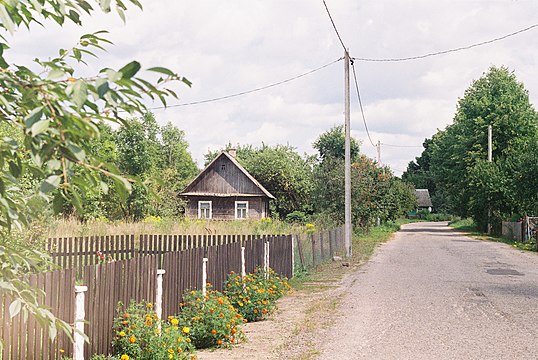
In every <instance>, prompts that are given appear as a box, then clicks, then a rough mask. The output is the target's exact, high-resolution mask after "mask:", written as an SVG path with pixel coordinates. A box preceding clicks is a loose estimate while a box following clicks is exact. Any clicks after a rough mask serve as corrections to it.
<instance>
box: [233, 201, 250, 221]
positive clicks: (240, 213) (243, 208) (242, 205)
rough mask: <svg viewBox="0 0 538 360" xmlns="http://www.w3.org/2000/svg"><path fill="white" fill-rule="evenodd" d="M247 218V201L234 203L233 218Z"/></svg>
mask: <svg viewBox="0 0 538 360" xmlns="http://www.w3.org/2000/svg"><path fill="white" fill-rule="evenodd" d="M247 217H248V201H236V202H235V218H236V219H246V218H247Z"/></svg>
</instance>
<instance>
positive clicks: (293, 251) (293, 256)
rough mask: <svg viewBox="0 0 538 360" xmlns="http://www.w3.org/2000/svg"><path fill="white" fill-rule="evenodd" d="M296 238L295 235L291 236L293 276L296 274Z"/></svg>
mask: <svg viewBox="0 0 538 360" xmlns="http://www.w3.org/2000/svg"><path fill="white" fill-rule="evenodd" d="M294 237H295V235H290V236H289V240H290V241H291V274H292V276H293V273H294V272H295V243H294V242H293V238H294ZM290 277H291V276H290Z"/></svg>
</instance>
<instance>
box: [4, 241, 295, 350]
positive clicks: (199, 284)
mask: <svg viewBox="0 0 538 360" xmlns="http://www.w3.org/2000/svg"><path fill="white" fill-rule="evenodd" d="M127 239H129V241H130V239H131V238H127ZM172 239H173V237H172ZM221 239H222V238H221ZM230 239H231V238H230ZM121 243H122V242H121V241H119V244H121ZM123 243H125V241H124V242H123ZM157 243H158V242H157ZM204 244H208V245H209V244H210V243H208V242H205V243H204ZM166 246H168V245H166ZM109 249H110V248H109ZM112 249H119V251H118V253H113V252H110V254H111V257H110V258H108V257H107V258H105V259H107V261H108V260H110V259H112V261H110V262H107V263H102V264H92V265H87V266H85V267H84V268H83V269H82V270H80V269H77V268H75V267H74V265H75V264H78V263H77V262H76V261H70V260H69V259H68V258H67V257H63V258H65V259H66V260H65V261H64V263H65V264H66V266H69V265H70V266H71V268H70V269H66V270H59V271H55V272H51V273H44V274H38V275H32V276H30V279H29V280H30V283H31V284H32V285H34V286H35V288H36V289H40V290H43V291H45V293H46V296H45V299H44V303H45V304H46V305H48V306H49V307H50V308H51V311H52V313H53V314H54V315H55V316H57V317H59V318H60V319H62V320H64V321H66V322H68V323H70V324H72V325H73V324H74V326H75V327H76V328H77V329H79V330H80V331H83V332H84V334H86V335H87V336H88V338H89V344H85V343H84V341H83V338H82V337H81V336H80V334H78V333H75V334H74V337H75V342H74V343H71V342H70V341H68V338H67V337H66V336H65V335H64V334H60V336H58V338H57V339H56V340H55V341H54V342H50V340H49V339H48V333H47V331H45V330H43V329H41V328H40V327H39V326H38V325H37V324H36V323H35V321H34V320H32V319H31V318H29V319H28V321H26V322H25V321H24V320H25V319H24V317H23V315H22V314H21V315H17V316H15V317H14V318H12V319H11V318H10V316H9V305H10V303H11V301H10V299H8V298H7V297H4V298H2V297H0V304H2V307H1V309H0V310H1V315H2V323H1V325H2V327H1V328H0V339H2V342H3V344H4V348H3V351H2V355H3V356H2V359H4V360H15V359H17V360H18V359H43V360H47V359H59V358H60V357H61V356H73V358H74V359H75V360H78V359H83V358H84V356H86V358H89V357H90V356H91V355H93V354H108V353H110V352H111V350H112V349H111V342H112V338H113V332H112V325H113V319H114V316H115V315H116V307H117V304H118V302H120V301H121V302H123V303H124V304H128V303H129V301H131V300H135V301H148V302H152V303H154V306H155V310H156V312H157V314H158V315H160V316H161V317H162V318H166V316H168V315H173V314H174V315H175V314H177V313H178V312H179V303H180V302H181V300H182V299H181V295H182V294H183V293H184V292H185V291H186V290H198V289H205V283H206V282H210V283H212V284H214V287H215V288H216V289H218V290H221V289H222V287H223V283H224V280H225V279H226V276H227V275H228V274H229V273H230V272H232V271H234V272H236V273H242V274H244V273H245V272H252V271H253V270H254V269H255V268H256V267H258V266H262V267H264V268H268V267H271V268H272V269H273V270H275V272H276V273H279V274H281V275H282V276H286V277H291V276H292V275H293V245H292V237H291V236H271V237H256V238H255V237H250V238H249V237H244V238H243V237H236V241H230V242H222V241H221V242H220V243H219V242H215V243H214V245H211V246H205V247H202V246H198V247H194V248H191V249H185V250H180V248H179V247H177V248H176V249H178V250H179V251H169V252H165V251H164V250H162V251H161V250H159V248H157V250H155V252H157V254H153V255H139V256H133V257H132V258H130V259H122V260H114V259H115V257H114V256H115V255H113V254H121V255H123V254H126V253H127V252H126V251H124V250H125V247H124V248H123V249H122V248H121V245H120V247H119V248H115V247H113V248H112ZM161 249H162V248H161ZM167 249H168V248H167ZM171 249H172V250H173V247H171ZM271 254H272V255H271ZM73 256H77V257H80V256H85V254H80V253H78V254H76V255H73ZM118 257H119V256H118ZM58 258H59V257H58ZM77 272H79V273H82V274H83V283H84V286H75V282H76V279H77Z"/></svg>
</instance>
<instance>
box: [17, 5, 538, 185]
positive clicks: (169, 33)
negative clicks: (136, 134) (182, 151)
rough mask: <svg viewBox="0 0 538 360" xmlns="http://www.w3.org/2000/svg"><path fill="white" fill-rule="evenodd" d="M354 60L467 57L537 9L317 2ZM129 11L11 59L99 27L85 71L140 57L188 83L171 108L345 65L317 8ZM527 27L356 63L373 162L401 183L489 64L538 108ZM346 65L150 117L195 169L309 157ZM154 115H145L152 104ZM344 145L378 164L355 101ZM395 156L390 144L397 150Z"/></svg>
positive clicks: (28, 38) (332, 111) (20, 39)
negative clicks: (181, 138)
mask: <svg viewBox="0 0 538 360" xmlns="http://www.w3.org/2000/svg"><path fill="white" fill-rule="evenodd" d="M326 1H327V5H328V6H329V8H330V10H331V13H332V16H333V19H334V21H335V23H336V25H337V27H338V30H339V32H340V34H341V36H342V38H343V41H344V43H345V44H346V46H347V47H348V48H349V52H350V54H351V56H352V57H357V58H395V57H397V58H399V57H409V56H416V55H423V54H427V53H431V52H436V51H442V50H447V49H453V48H457V47H462V46H468V45H471V44H475V43H480V42H483V41H487V40H490V39H494V38H497V37H500V36H503V35H506V34H509V33H513V32H515V31H518V30H520V29H523V28H526V27H529V26H532V25H534V24H535V23H538V19H536V15H535V14H538V2H534V1H524V0H519V1H517V0H496V1H491V0H489V1H478V0H476V1H473V0H468V1H454V0H452V1H449V0H441V1H435V2H433V1H426V0H417V1H390V0H363V1H350V0H339V1H336V0H326ZM143 5H144V11H143V12H141V11H138V10H136V9H135V8H134V7H133V8H132V9H130V10H129V11H128V12H127V22H126V23H125V24H124V23H123V22H122V21H121V20H120V19H119V18H118V16H117V15H113V14H108V15H96V16H92V17H90V18H88V17H86V18H84V19H83V22H84V24H85V25H84V27H82V28H80V27H76V26H73V25H66V26H64V27H63V28H60V27H59V26H56V25H53V24H50V23H47V24H46V26H45V28H41V27H39V26H32V28H31V31H30V32H28V31H26V30H23V29H21V30H19V31H18V33H16V34H15V35H14V36H13V37H9V36H8V39H9V41H10V45H11V46H12V49H11V50H9V51H8V52H6V57H8V58H9V60H10V61H13V60H15V61H18V62H23V63H29V62H30V61H31V60H32V59H33V58H35V57H40V58H47V57H50V56H55V55H56V53H57V50H58V49H59V48H61V47H63V48H68V47H70V46H72V45H73V44H75V43H76V41H77V39H78V37H80V35H82V34H84V33H88V32H93V31H97V30H101V29H106V30H108V31H109V34H108V35H107V36H108V38H109V39H111V40H112V41H113V42H114V46H110V47H108V48H107V52H106V53H100V54H99V59H98V60H91V61H89V66H88V68H87V69H83V70H82V73H83V74H84V73H90V74H91V73H92V72H95V70H96V69H98V68H101V67H112V68H119V67H121V66H123V65H124V64H126V63H127V62H129V61H131V60H134V59H136V60H138V61H140V62H141V63H142V66H143V68H148V67H150V66H166V67H169V68H170V69H172V70H174V71H176V72H178V73H179V74H180V75H182V76H185V77H187V78H188V79H189V80H190V81H192V82H193V86H192V88H188V87H186V86H182V87H180V88H179V96H180V99H179V100H177V101H172V100H170V101H169V104H170V105H173V104H176V103H188V102H194V101H199V100H204V99H209V98H215V97H221V96H226V95H230V94H235V93H238V92H242V91H247V90H251V89H255V88H258V87H261V86H265V85H268V84H272V83H275V82H279V81H282V80H285V79H288V78H291V77H294V76H297V75H299V74H302V73H305V72H308V71H310V70H313V69H315V68H318V67H320V66H322V65H325V64H328V63H331V62H332V61H335V60H337V59H339V58H340V57H342V55H343V49H342V47H341V44H340V42H339V40H338V38H337V37H336V35H335V32H334V30H333V28H332V25H331V23H330V21H329V19H328V17H327V14H326V12H325V8H324V6H323V2H322V1H306V0H297V1H293V2H289V1H270V2H265V1H260V0H258V1H246V0H233V1H227V2H218V1H214V0H208V1H194V0H187V1H181V2H178V1H171V0H154V1H151V2H145V3H143ZM537 33H538V29H532V30H529V31H526V32H524V33H521V34H518V35H517V36H513V37H510V38H507V39H504V40H501V41H497V42H495V43H492V44H488V45H484V46H480V47H475V48H472V49H469V50H465V51H460V52H455V53H449V54H444V55H440V56H435V57H429V58H425V59H419V60H413V61H405V62H395V63H388V62H362V61H355V68H356V70H357V76H358V80H359V85H360V91H361V98H362V103H363V107H364V112H365V115H366V120H367V123H368V127H369V130H370V135H371V137H372V140H373V141H374V142H377V141H380V142H381V143H384V144H389V145H396V146H398V147H396V146H388V145H386V146H385V145H384V146H382V150H381V161H382V163H383V164H386V165H389V166H390V167H391V168H392V169H393V170H394V172H395V173H396V175H401V171H402V170H405V169H406V167H407V163H408V162H409V161H411V160H413V159H414V158H415V157H416V156H419V155H420V153H421V152H422V148H421V145H422V143H423V141H424V139H425V138H429V137H431V136H432V135H433V134H434V133H435V132H436V131H437V129H443V128H444V127H446V126H447V125H448V124H450V123H451V122H452V118H453V116H454V113H455V111H456V104H457V101H458V98H459V97H461V96H463V93H464V91H465V90H466V89H467V88H468V87H469V86H470V85H471V83H472V81H473V80H476V79H478V78H479V77H481V76H482V74H483V73H484V72H486V71H487V70H488V69H489V68H490V67H491V66H506V67H507V68H509V69H510V70H513V71H514V72H515V74H516V76H517V78H518V80H519V81H521V82H523V83H524V84H525V87H526V89H527V90H529V94H530V99H531V103H533V104H536V103H537V100H538V95H537V94H538V79H537V77H536V74H538V71H537V70H538V65H537V61H536V59H537V56H536V55H538V50H537V48H536V47H534V46H532V44H533V39H534V38H535V36H536V34H537ZM343 84H344V75H343V62H342V61H339V62H337V63H335V64H333V65H330V66H328V67H326V68H324V69H322V70H319V71H317V72H315V73H313V74H310V75H308V76H305V77H302V78H299V79H297V80H294V81H291V82H288V83H285V84H282V85H279V86H275V87H272V88H269V89H266V90H263V91H258V92H255V93H251V94H248V95H244V96H239V97H234V98H230V99H226V100H221V101H216V102H209V103H204V104H198V105H192V106H182V107H171V108H168V109H165V110H154V113H155V116H156V119H157V121H158V122H159V123H161V124H165V123H166V122H168V121H170V122H172V123H173V124H174V125H176V126H177V127H178V128H180V129H182V130H184V131H185V134H186V139H187V141H188V142H189V144H190V148H189V150H190V152H191V154H192V155H193V158H194V159H195V160H196V161H197V162H198V165H199V166H201V165H203V155H204V154H205V153H206V152H207V151H208V150H218V149H221V148H223V147H224V146H225V145H226V144H227V143H229V142H231V143H232V144H237V143H239V144H241V145H243V144H252V145H254V146H259V145H261V143H262V142H263V143H265V144H268V145H276V144H289V145H291V146H293V147H295V148H297V150H298V151H299V152H300V153H303V152H307V153H310V154H312V153H314V151H313V149H312V146H311V145H312V143H313V142H314V141H315V139H316V138H317V137H318V136H319V135H320V134H321V133H323V132H325V131H327V130H328V129H330V128H331V127H333V126H335V125H342V124H343V122H344V115H343V110H344V95H343V94H344V88H343V86H344V85H343ZM159 105H160V104H158V103H155V104H149V107H154V106H159ZM351 122H352V125H351V128H352V136H354V137H355V138H357V139H358V140H360V141H361V142H362V146H361V151H362V152H364V153H365V154H366V155H368V156H370V157H372V158H376V157H377V155H376V149H375V148H374V147H373V146H372V145H371V144H370V142H369V140H368V137H367V135H366V132H365V130H364V125H363V121H362V117H361V114H360V109H359V106H358V101H357V96H356V93H355V90H354V88H353V82H352V89H351ZM399 146H401V147H399Z"/></svg>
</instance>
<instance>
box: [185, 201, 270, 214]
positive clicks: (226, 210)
mask: <svg viewBox="0 0 538 360" xmlns="http://www.w3.org/2000/svg"><path fill="white" fill-rule="evenodd" d="M198 201H211V202H212V216H213V217H212V218H213V220H235V202H236V201H248V218H249V219H261V218H262V217H263V215H264V214H263V211H264V205H265V211H268V209H269V206H268V199H267V198H264V197H240V196H232V197H210V196H189V197H188V199H187V208H186V214H185V215H186V216H187V217H189V218H195V219H196V218H198ZM265 216H267V214H265Z"/></svg>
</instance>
